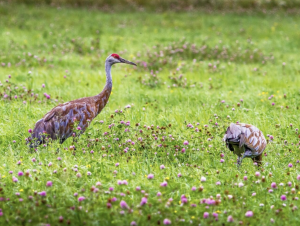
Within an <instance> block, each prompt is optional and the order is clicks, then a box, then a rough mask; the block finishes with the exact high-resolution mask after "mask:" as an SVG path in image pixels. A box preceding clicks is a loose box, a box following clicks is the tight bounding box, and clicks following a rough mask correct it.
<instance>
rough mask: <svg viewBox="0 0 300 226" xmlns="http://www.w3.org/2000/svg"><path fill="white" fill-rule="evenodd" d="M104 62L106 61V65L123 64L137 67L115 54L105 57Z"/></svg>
mask: <svg viewBox="0 0 300 226" xmlns="http://www.w3.org/2000/svg"><path fill="white" fill-rule="evenodd" d="M106 61H107V62H108V63H110V64H111V65H113V64H117V63H123V64H131V65H134V66H137V65H136V64H135V63H133V62H130V61H128V60H125V59H123V58H122V57H120V56H119V55H118V54H116V53H113V54H111V55H109V56H108V57H107V59H106Z"/></svg>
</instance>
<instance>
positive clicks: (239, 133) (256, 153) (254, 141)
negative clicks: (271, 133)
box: [223, 123, 267, 166]
mask: <svg viewBox="0 0 300 226" xmlns="http://www.w3.org/2000/svg"><path fill="white" fill-rule="evenodd" d="M223 141H225V142H226V146H227V148H229V150H230V151H233V153H234V154H236V155H237V156H238V160H237V164H238V165H240V164H241V163H242V160H243V159H244V158H252V160H253V162H257V164H258V165H259V166H260V165H261V161H262V153H263V151H264V150H265V148H266V146H267V142H266V139H265V137H264V135H263V133H262V132H261V131H260V130H259V129H258V128H256V127H255V126H253V125H250V124H245V123H236V124H234V123H231V124H230V126H229V127H228V128H227V131H226V133H225V136H224V138H223Z"/></svg>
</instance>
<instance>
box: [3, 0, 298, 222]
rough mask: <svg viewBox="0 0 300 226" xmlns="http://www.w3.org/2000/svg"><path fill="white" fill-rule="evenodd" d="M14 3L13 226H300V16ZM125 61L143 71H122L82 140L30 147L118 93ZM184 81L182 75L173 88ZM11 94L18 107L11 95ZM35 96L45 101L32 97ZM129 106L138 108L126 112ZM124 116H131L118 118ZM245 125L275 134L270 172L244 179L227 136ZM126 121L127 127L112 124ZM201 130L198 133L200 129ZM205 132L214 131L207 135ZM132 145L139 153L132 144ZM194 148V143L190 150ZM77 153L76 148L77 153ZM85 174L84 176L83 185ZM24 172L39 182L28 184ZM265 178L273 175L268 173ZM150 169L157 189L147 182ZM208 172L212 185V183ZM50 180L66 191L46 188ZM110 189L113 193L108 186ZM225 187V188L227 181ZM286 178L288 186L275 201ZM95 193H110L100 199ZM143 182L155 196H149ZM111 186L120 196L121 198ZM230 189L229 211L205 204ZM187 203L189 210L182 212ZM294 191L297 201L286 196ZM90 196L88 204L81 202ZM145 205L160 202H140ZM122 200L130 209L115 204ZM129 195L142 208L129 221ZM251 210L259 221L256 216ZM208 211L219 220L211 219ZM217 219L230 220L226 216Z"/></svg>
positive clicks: (8, 137) (10, 34)
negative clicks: (68, 116) (52, 116)
mask: <svg viewBox="0 0 300 226" xmlns="http://www.w3.org/2000/svg"><path fill="white" fill-rule="evenodd" d="M1 7H2V8H1V13H0V33H1V35H0V63H3V64H2V66H1V67H0V81H1V83H2V86H1V87H0V95H1V96H0V99H1V100H0V125H1V126H0V178H1V179H0V198H1V200H2V201H1V200H0V209H1V210H2V213H3V215H2V216H0V225H42V224H43V225H44V224H48V223H49V224H51V225H66V224H68V222H69V223H70V224H71V225H83V223H85V224H86V225H130V223H131V222H132V221H135V222H137V224H138V225H156V224H161V225H163V221H164V219H166V218H167V219H170V220H171V221H172V225H187V224H191V225H199V224H201V225H223V224H225V225H229V224H230V223H228V222H227V218H228V216H229V215H231V216H232V217H233V219H234V222H233V223H231V224H232V225H238V224H240V222H242V223H243V225H270V224H271V223H270V222H271V219H273V220H274V221H275V225H298V224H299V222H300V217H299V210H298V209H296V207H295V206H299V200H297V199H298V198H296V197H299V196H300V191H299V190H298V189H299V180H297V175H298V174H300V172H299V169H300V168H299V164H298V163H297V160H298V159H300V156H299V146H298V143H299V137H298V136H299V134H298V132H297V131H296V128H297V127H299V101H300V91H299V86H300V79H299V72H300V71H299V66H300V65H299V64H300V61H299V47H300V39H299V35H300V30H299V24H300V18H299V17H298V16H296V15H294V16H293V15H284V14H276V15H274V14H249V15H237V14H229V13H227V14H224V15H220V14H219V13H218V14H213V13H211V14H205V13H203V12H202V13H200V12H190V13H162V14H158V13H141V12H140V13H117V14H116V13H103V12H99V11H88V10H79V9H64V8H60V9H55V8H44V7H42V8H35V7H25V6H8V5H2V6H1ZM193 44H195V47H193ZM183 45H185V46H186V47H184V46H183ZM203 46H206V48H204V47H203ZM216 46H218V47H216ZM223 47H224V50H222V48H223ZM113 52H116V53H119V54H120V55H121V56H122V57H124V58H125V59H128V60H130V61H133V62H137V63H138V65H139V66H138V67H137V68H134V67H131V66H130V65H114V66H113V69H112V74H113V93H112V95H111V97H110V99H109V103H108V105H107V106H106V107H105V109H104V110H103V111H102V112H101V113H100V115H98V116H97V118H95V120H94V121H93V123H92V124H91V126H90V127H89V130H88V131H86V133H85V134H84V135H82V136H81V137H80V139H79V141H78V143H72V139H69V140H67V141H66V142H65V143H64V144H63V145H59V144H58V143H57V142H53V143H52V144H49V145H48V146H46V147H43V146H41V147H39V148H38V149H37V151H36V152H30V151H29V149H28V147H27V146H26V144H25V138H26V137H28V136H29V134H28V132H27V131H28V129H30V128H33V127H34V124H35V122H36V121H37V120H39V119H40V118H41V117H42V116H43V115H44V114H45V113H47V112H48V111H49V110H50V109H51V108H53V107H54V106H56V105H57V104H58V103H59V102H66V101H69V100H72V99H76V98H80V97H85V96H92V95H95V94H97V93H99V92H100V91H101V90H102V88H103V86H104V84H105V73H104V61H105V58H106V57H107V56H108V55H109V54H111V53H113ZM34 56H37V57H34ZM251 56H253V57H251ZM23 59H24V60H23ZM194 59H195V60H194ZM263 61H264V62H263ZM143 62H146V63H147V66H143V65H144V63H143ZM284 62H285V64H286V65H285V66H283V63H284ZM9 63H10V66H8V65H9ZM210 64H211V66H209V65H210ZM214 65H216V68H214ZM66 70H67V71H66ZM151 70H154V74H156V75H157V76H156V77H153V76H152V75H151ZM29 71H31V74H29V73H28V72H29ZM156 71H158V72H156ZM181 74H182V76H183V77H182V79H177V80H176V81H175V80H174V79H170V77H175V78H178V77H179V76H180V75H181ZM8 75H11V78H10V79H8ZM64 76H66V78H64ZM6 79H8V80H9V82H8V83H7V82H6V81H5V80H6ZM184 79H186V80H184ZM42 84H45V86H46V87H45V88H42ZM173 84H177V86H173ZM16 86H17V87H18V89H15V87H16ZM7 87H10V88H11V91H9V90H8V89H7ZM22 87H25V89H26V90H27V91H28V90H31V91H30V92H29V93H27V91H24V89H23V88H22ZM4 92H5V93H6V94H8V95H9V97H11V99H10V98H9V97H6V98H4V95H5V94H4ZM31 92H33V93H34V94H38V96H37V97H36V98H34V97H31ZM43 93H48V94H49V95H50V96H51V99H50V100H46V98H45V97H44V96H43ZM284 94H286V98H285V97H284ZM15 95H17V96H18V98H17V99H14V96H15ZM21 95H23V97H21ZM271 95H274V97H273V98H272V99H271V100H268V98H269V97H270V96H271ZM240 99H243V102H241V100H240ZM222 100H225V103H221V101H222ZM23 101H26V102H24V103H23ZM39 101H40V102H39ZM238 103H240V107H238V106H237V104H238ZM272 103H275V105H274V106H272ZM129 104H130V105H131V108H129V109H125V106H127V105H129ZM232 108H235V110H234V111H233V110H232ZM116 109H118V110H123V111H124V113H122V114H121V113H115V110H116ZM124 109H125V110H124ZM111 115H113V118H112V117H111ZM216 116H217V117H216ZM101 120H103V121H104V123H103V124H102V123H100V121H101ZM121 120H124V121H125V122H127V121H130V126H129V127H126V126H125V125H123V124H120V121H121ZM236 121H239V122H246V123H250V124H254V125H256V126H257V127H258V128H260V129H261V130H262V131H263V133H264V134H265V136H267V134H270V135H273V136H274V141H273V142H271V143H269V144H268V146H267V148H266V150H265V153H266V154H267V156H264V158H263V160H264V164H263V169H259V168H257V167H256V166H254V165H253V163H252V160H250V159H246V160H244V162H243V165H242V167H241V168H240V169H239V170H238V169H237V167H236V165H235V162H236V156H234V155H233V154H232V153H231V152H230V151H229V150H227V149H226V148H225V144H224V143H223V142H222V137H223V134H224V132H225V130H226V128H227V126H228V125H229V123H230V122H236ZM216 122H217V123H218V126H216V125H215V123H216ZM112 123H114V124H115V126H113V127H112V129H108V125H111V124H112ZM136 123H139V126H136ZM189 123H191V124H192V125H193V126H194V128H192V129H191V128H187V124H189ZM196 123H199V125H197V124H196ZM290 124H292V126H290ZM144 125H146V126H147V127H146V128H144ZM151 125H153V129H151ZM169 125H170V126H169ZM205 125H208V127H205ZM276 125H277V126H276ZM157 126H159V129H158V128H157ZM148 127H150V128H149V129H147V128H148ZM162 127H163V129H162ZM195 127H198V128H199V129H201V131H200V132H195ZM125 128H129V132H125ZM205 128H206V129H205ZM140 130H143V132H142V133H140ZM105 132H108V133H109V134H108V135H104V133H105ZM153 134H156V136H157V137H158V139H157V140H155V139H154V137H153ZM169 135H172V137H173V138H174V140H172V139H171V138H170V137H169ZM116 137H117V138H119V141H116V140H115V138H116ZM139 137H141V138H142V140H143V141H142V142H141V141H139V140H138V138H139ZM163 137H165V140H164V141H162V138H163ZM208 138H210V139H211V141H208ZM95 139H98V141H97V142H96V140H95ZM129 139H130V140H131V141H133V142H135V144H134V145H133V144H130V143H129V142H126V141H128V140H129ZM185 140H188V141H189V145H188V146H187V148H186V152H185V153H181V149H182V148H183V141H185ZM285 141H286V142H285ZM160 144H162V147H158V146H159V145H160ZM72 145H75V146H76V151H74V150H70V146H72ZM126 147H128V148H129V149H128V152H127V153H125V152H124V149H125V148H126ZM57 148H59V152H58V153H57V152H56V150H57ZM83 148H84V150H83ZM91 150H93V151H94V153H93V154H91V153H90V152H91ZM84 151H85V153H84ZM221 153H224V154H225V156H224V157H223V159H224V160H225V162H224V163H220V159H221V157H220V154H221ZM58 157H60V158H61V160H57V158H58ZM33 158H35V159H36V161H35V162H33V161H32V159H33ZM19 161H20V162H19ZM18 162H19V163H18ZM50 162H51V163H52V165H51V164H50V165H51V166H49V163H50ZM116 163H119V166H115V164H116ZM289 163H292V164H293V167H291V168H289V167H288V164H289ZM162 164H163V165H164V166H165V169H163V170H161V169H160V165H162ZM75 165H77V167H78V168H77V169H78V172H79V173H80V174H81V175H82V177H77V176H76V174H77V173H78V172H75V171H74V169H75ZM64 168H65V169H66V170H64ZM9 171H13V173H12V174H10V173H9ZM19 171H22V172H24V173H25V174H26V172H28V173H27V174H28V175H29V174H30V175H31V176H26V175H24V176H21V177H19V176H18V175H17V174H18V172H19ZM54 171H56V173H53V172H54ZM257 171H258V172H260V174H261V176H259V177H256V176H255V172H257ZM87 172H91V175H90V176H88V175H87ZM133 173H135V175H133ZM150 173H151V174H154V179H152V180H149V179H147V175H148V174H150ZM179 173H181V175H182V176H181V177H178V174H179ZM270 173H272V176H271V177H270ZM244 176H247V177H248V180H247V181H244V180H243V178H244ZM13 177H16V178H18V182H13V181H12V178H13ZM201 177H206V181H205V182H201V181H200V178H201ZM263 177H265V178H263ZM118 180H127V182H128V185H118V183H117V181H118ZM47 181H52V182H53V186H52V187H46V183H47ZM98 181H99V182H101V184H102V186H98V187H97V186H96V182H98ZM163 181H167V182H168V185H167V186H166V187H161V186H160V184H161V183H162V182H163ZM218 181H219V182H221V185H216V182H218ZM258 182H259V183H258ZM272 182H276V183H277V187H278V188H277V189H273V190H274V191H273V193H269V192H268V190H269V189H271V183H272ZM288 182H291V186H288ZM239 183H243V184H244V186H243V187H239V186H238V184H239ZM280 183H283V186H280V185H279V184H280ZM92 186H96V187H97V188H98V189H99V191H98V192H97V193H94V192H92V191H91V188H92ZM137 186H139V187H141V190H144V191H145V193H142V192H141V191H136V187H137ZM193 186H195V187H196V188H197V189H196V191H192V190H191V189H192V187H193ZM201 186H202V187H203V188H204V189H201ZM110 187H113V188H114V190H113V191H111V192H110V193H109V192H108V191H109V188H110ZM199 188H200V189H199ZM293 188H295V189H296V190H295V192H294V190H292V189H293ZM92 189H93V188H92ZM41 191H46V192H47V195H46V197H42V196H40V195H39V194H38V193H39V192H41ZM17 192H19V193H20V195H19V196H18V195H16V194H15V193H17ZM158 192H161V193H162V195H161V196H160V197H157V196H156V194H157V193H158ZM74 193H78V196H77V197H75V196H74ZM121 193H123V194H124V195H125V196H121V195H122V194H121ZM252 193H256V196H252ZM217 194H220V195H221V202H220V203H219V204H218V205H210V206H209V207H208V208H206V207H207V206H208V205H206V204H200V200H202V199H204V198H206V199H208V198H210V197H213V198H214V199H216V195H217ZM182 195H185V196H186V197H187V199H188V203H187V204H180V201H181V198H180V197H181V196H182ZM228 195H232V196H233V198H232V199H229V198H228ZM281 195H286V196H287V200H286V201H282V200H281V199H280V197H281ZM30 196H32V199H29V197H30ZM79 196H84V197H85V198H86V199H85V200H84V201H82V202H78V197H79ZM144 196H148V203H147V204H146V205H144V206H139V205H140V202H141V198H142V197H144ZM113 197H116V198H117V201H115V202H112V198H113ZM20 198H21V199H23V201H20V200H19V199H20ZM170 198H172V199H173V201H172V202H171V201H168V200H169V199H170ZM121 200H124V201H126V202H127V204H128V205H129V207H130V209H131V210H127V209H125V210H124V213H123V214H122V213H120V211H122V209H121V207H120V201H121ZM108 202H111V205H112V206H111V208H107V203H108ZM191 204H197V207H191V206H190V205H191ZM260 204H263V206H262V205H260ZM283 205H285V206H283ZM271 206H273V208H271ZM71 207H72V209H71ZM73 207H74V208H73ZM247 211H253V213H254V216H253V217H245V213H246V212H247ZM204 212H208V213H209V214H210V216H209V218H208V219H204V218H203V214H204ZM213 213H218V221H216V220H215V218H214V217H213V216H212V214H213ZM60 216H62V217H63V222H59V221H60V220H59V217H60ZM183 220H184V222H182V221H183Z"/></svg>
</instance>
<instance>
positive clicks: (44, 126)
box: [28, 53, 136, 147]
mask: <svg viewBox="0 0 300 226" xmlns="http://www.w3.org/2000/svg"><path fill="white" fill-rule="evenodd" d="M116 63H125V64H131V65H135V66H136V64H135V63H133V62H130V61H128V60H125V59H123V58H121V57H120V56H119V55H118V54H115V53H114V54H111V55H109V56H108V57H107V58H106V61H105V71H106V85H105V87H104V89H103V90H102V92H101V93H99V94H98V95H96V96H92V97H84V98H81V99H77V100H72V101H70V102H67V103H64V104H59V105H58V106H56V107H55V108H53V109H52V110H51V111H49V112H48V113H47V114H45V115H44V117H43V118H42V119H40V120H39V121H37V123H36V124H35V128H34V129H33V132H32V134H31V137H30V138H28V142H29V143H30V147H36V146H38V145H40V144H41V143H44V142H45V138H46V137H48V138H51V139H52V140H56V139H59V141H60V143H63V142H64V141H65V140H66V139H67V138H69V137H70V136H72V135H73V134H74V135H76V136H78V135H80V134H81V133H83V132H84V131H85V130H86V128H87V127H88V126H89V123H90V122H91V121H92V120H93V119H94V118H95V117H96V116H97V115H98V114H99V113H100V112H101V111H102V109H103V108H104V107H105V105H106V104H107V102H108V98H109V96H110V93H111V90H112V77H111V72H110V71H111V67H112V65H113V64H116ZM75 122H77V123H78V127H77V128H74V125H75ZM76 131H77V132H76Z"/></svg>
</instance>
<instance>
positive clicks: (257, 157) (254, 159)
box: [252, 155, 262, 167]
mask: <svg viewBox="0 0 300 226" xmlns="http://www.w3.org/2000/svg"><path fill="white" fill-rule="evenodd" d="M252 160H253V162H256V163H257V166H258V167H261V165H262V155H259V156H256V157H254V158H252Z"/></svg>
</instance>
